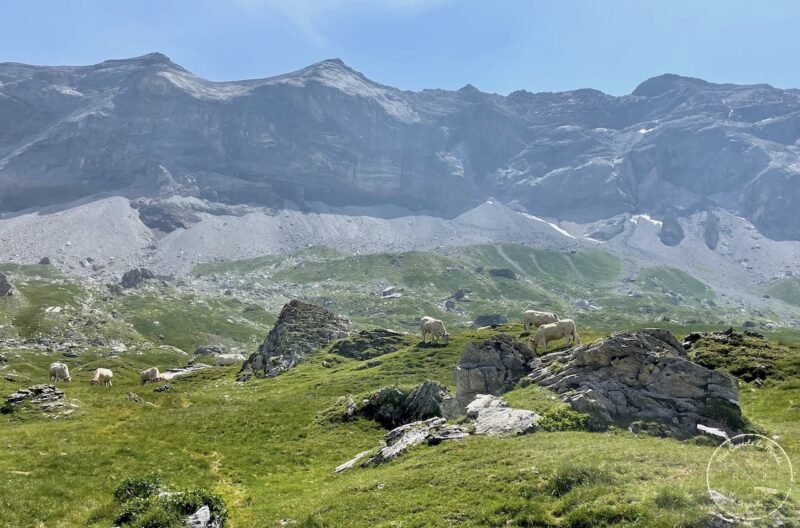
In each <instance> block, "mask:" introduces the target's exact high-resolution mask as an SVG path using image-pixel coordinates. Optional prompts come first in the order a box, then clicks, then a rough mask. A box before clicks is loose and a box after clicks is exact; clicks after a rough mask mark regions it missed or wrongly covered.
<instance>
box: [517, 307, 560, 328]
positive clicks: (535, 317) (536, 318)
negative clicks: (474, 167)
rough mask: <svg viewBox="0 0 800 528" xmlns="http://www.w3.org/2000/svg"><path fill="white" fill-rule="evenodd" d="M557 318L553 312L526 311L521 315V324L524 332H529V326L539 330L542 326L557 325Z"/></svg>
mask: <svg viewBox="0 0 800 528" xmlns="http://www.w3.org/2000/svg"><path fill="white" fill-rule="evenodd" d="M557 322H558V316H557V315H556V314H554V313H553V312H538V311H536V310H526V311H525V313H524V314H522V324H523V325H524V326H525V331H526V332H530V331H531V325H532V326H533V327H534V328H539V327H540V326H542V325H543V324H549V323H557Z"/></svg>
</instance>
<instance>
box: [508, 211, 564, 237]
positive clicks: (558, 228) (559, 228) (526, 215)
mask: <svg viewBox="0 0 800 528" xmlns="http://www.w3.org/2000/svg"><path fill="white" fill-rule="evenodd" d="M520 214H521V215H523V216H525V217H526V218H530V219H531V220H536V221H537V222H543V223H545V224H547V225H549V226H550V227H552V228H553V229H555V230H556V231H558V232H559V233H561V234H562V235H564V236H567V237H569V238H572V239H574V240H577V238H575V236H573V235H572V233H570V232H569V231H567V230H566V229H564V228H562V227H561V226H559V225H556V224H554V223H552V222H548V221H547V220H545V219H544V218H539V217H538V216H533V215H532V214H528V213H520Z"/></svg>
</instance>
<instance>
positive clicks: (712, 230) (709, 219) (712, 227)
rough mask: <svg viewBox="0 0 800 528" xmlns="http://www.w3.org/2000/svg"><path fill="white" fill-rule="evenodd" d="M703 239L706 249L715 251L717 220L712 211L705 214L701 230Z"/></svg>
mask: <svg viewBox="0 0 800 528" xmlns="http://www.w3.org/2000/svg"><path fill="white" fill-rule="evenodd" d="M703 239H704V240H705V241H706V246H708V249H710V250H712V251H713V250H715V249H717V244H719V218H718V217H717V215H715V214H714V212H713V211H708V212H706V223H705V227H704V228H703Z"/></svg>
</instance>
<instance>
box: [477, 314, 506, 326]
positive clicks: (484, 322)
mask: <svg viewBox="0 0 800 528" xmlns="http://www.w3.org/2000/svg"><path fill="white" fill-rule="evenodd" d="M506 323H508V319H507V318H506V316H504V315H500V314H491V315H479V316H478V317H476V318H475V319H474V320H473V321H472V326H474V327H476V328H481V327H483V326H497V325H501V324H506Z"/></svg>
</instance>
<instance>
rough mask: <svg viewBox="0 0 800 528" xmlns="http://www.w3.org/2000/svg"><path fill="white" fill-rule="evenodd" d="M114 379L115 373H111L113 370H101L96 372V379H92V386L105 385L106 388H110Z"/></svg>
mask: <svg viewBox="0 0 800 528" xmlns="http://www.w3.org/2000/svg"><path fill="white" fill-rule="evenodd" d="M113 377H114V373H113V372H111V369H107V368H99V369H97V370H95V371H94V377H93V378H92V385H103V386H105V387H110V386H111V378H113Z"/></svg>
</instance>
